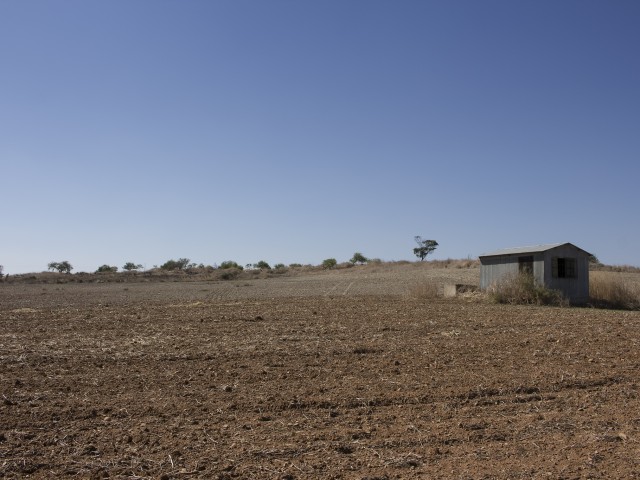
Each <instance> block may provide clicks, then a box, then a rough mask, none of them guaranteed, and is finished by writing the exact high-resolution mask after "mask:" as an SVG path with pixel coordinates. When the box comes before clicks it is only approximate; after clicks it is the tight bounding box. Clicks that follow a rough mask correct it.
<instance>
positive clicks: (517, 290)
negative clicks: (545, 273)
mask: <svg viewBox="0 0 640 480" xmlns="http://www.w3.org/2000/svg"><path fill="white" fill-rule="evenodd" d="M489 298H490V299H491V300H492V301H493V302H495V303H508V304H512V305H557V306H567V305H568V304H569V303H568V302H567V300H566V299H565V298H564V296H563V295H562V293H560V292H559V291H557V290H551V289H549V288H546V287H545V286H544V285H540V284H539V283H538V282H537V281H536V279H535V278H534V277H533V275H530V274H525V273H521V274H518V275H514V276H509V277H507V278H506V279H504V280H502V281H500V282H498V283H496V284H495V285H493V286H492V287H491V288H490V289H489Z"/></svg>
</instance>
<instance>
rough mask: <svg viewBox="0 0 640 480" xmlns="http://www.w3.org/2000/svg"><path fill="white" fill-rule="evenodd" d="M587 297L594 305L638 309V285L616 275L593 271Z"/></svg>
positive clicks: (639, 308)
mask: <svg viewBox="0 0 640 480" xmlns="http://www.w3.org/2000/svg"><path fill="white" fill-rule="evenodd" d="M589 297H591V304H592V305H593V306H595V307H603V308H616V309H622V310H640V286H638V285H637V284H632V283H630V282H628V281H625V280H624V279H623V278H621V277H618V276H612V275H607V274H603V273H600V272H593V273H592V274H591V278H590V279H589Z"/></svg>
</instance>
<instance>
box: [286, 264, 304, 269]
mask: <svg viewBox="0 0 640 480" xmlns="http://www.w3.org/2000/svg"><path fill="white" fill-rule="evenodd" d="M289 268H302V264H301V263H290V264H289Z"/></svg>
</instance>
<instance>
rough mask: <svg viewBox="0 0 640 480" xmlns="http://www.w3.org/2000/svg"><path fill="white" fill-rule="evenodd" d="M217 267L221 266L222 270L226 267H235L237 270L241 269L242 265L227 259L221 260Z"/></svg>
mask: <svg viewBox="0 0 640 480" xmlns="http://www.w3.org/2000/svg"><path fill="white" fill-rule="evenodd" d="M218 268H221V269H223V270H226V269H228V268H237V269H238V270H242V266H241V265H238V264H237V263H236V262H234V261H233V260H227V261H225V262H222V263H221V264H220V266H219V267H218Z"/></svg>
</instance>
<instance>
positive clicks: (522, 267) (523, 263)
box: [518, 255, 533, 275]
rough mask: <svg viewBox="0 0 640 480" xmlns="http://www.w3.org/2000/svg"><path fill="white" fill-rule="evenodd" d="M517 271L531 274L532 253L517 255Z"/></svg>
mask: <svg viewBox="0 0 640 480" xmlns="http://www.w3.org/2000/svg"><path fill="white" fill-rule="evenodd" d="M518 271H519V272H520V273H525V274H527V275H533V255H528V256H526V257H518Z"/></svg>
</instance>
